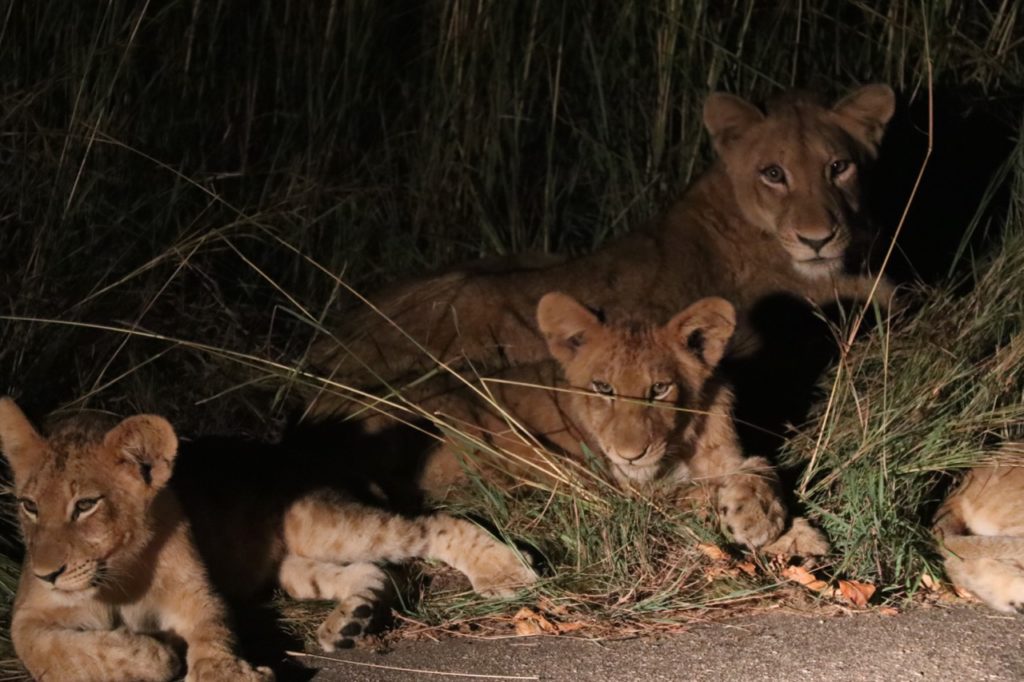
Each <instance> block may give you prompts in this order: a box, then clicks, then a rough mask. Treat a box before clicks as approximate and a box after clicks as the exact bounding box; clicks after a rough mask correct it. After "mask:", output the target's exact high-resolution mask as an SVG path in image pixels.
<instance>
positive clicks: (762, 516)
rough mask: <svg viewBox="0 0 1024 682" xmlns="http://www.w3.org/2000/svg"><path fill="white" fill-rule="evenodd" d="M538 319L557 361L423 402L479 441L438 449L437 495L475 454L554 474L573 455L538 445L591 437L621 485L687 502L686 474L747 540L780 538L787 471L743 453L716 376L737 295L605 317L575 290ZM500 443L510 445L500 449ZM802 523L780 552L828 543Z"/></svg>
mask: <svg viewBox="0 0 1024 682" xmlns="http://www.w3.org/2000/svg"><path fill="white" fill-rule="evenodd" d="M537 323H538V326H539V328H540V331H541V333H542V334H543V335H544V338H545V339H546V340H547V344H548V348H549V350H550V352H551V354H552V355H553V356H554V358H555V359H556V361H557V363H555V362H548V363H541V364H539V365H536V366H533V367H524V368H517V369H516V370H514V371H513V372H510V373H508V374H506V375H505V376H504V377H503V378H504V381H503V382H502V383H490V382H489V383H488V384H487V385H488V386H489V387H490V388H491V390H492V397H493V402H492V403H491V404H488V403H487V402H486V401H483V400H479V399H475V400H474V399H472V398H471V397H467V396H466V394H465V392H455V393H453V394H450V395H448V396H445V397H440V398H438V397H435V398H433V399H428V400H427V401H425V405H426V406H427V407H428V408H429V409H434V410H435V411H436V412H439V413H442V414H443V415H444V416H445V417H447V418H448V419H449V421H450V423H452V424H453V425H455V426H456V427H458V428H459V430H460V431H463V432H468V433H470V434H472V435H473V436H474V440H475V441H476V443H475V444H469V447H470V449H472V450H474V451H475V452H474V456H473V457H471V458H468V459H466V460H465V461H464V459H465V458H463V457H462V456H461V453H462V452H463V451H464V450H465V449H466V447H467V443H466V442H465V439H462V438H460V439H457V440H451V441H450V442H449V443H447V444H446V445H444V446H442V447H441V448H440V449H439V450H438V451H437V452H435V453H434V454H433V456H432V458H431V459H430V460H428V465H427V467H426V470H425V473H424V477H423V485H424V487H425V488H426V489H427V490H428V492H429V493H430V494H432V495H434V496H440V495H444V494H445V492H446V491H447V490H448V489H449V487H451V486H452V485H456V484H458V482H459V481H460V480H461V479H462V478H463V477H464V475H465V469H466V466H467V465H468V466H474V465H478V466H479V467H482V471H483V473H485V474H486V475H490V476H494V475H496V472H500V475H503V476H504V477H506V478H507V479H509V480H513V481H515V480H522V479H523V478H527V479H533V480H536V479H537V478H538V477H540V478H547V479H557V478H558V476H559V473H558V472H559V468H564V466H565V463H564V461H563V462H561V463H560V462H558V461H553V460H552V459H550V458H549V457H547V456H546V455H545V453H544V450H542V449H541V448H540V447H538V446H540V445H543V446H546V447H547V448H554V449H555V450H557V451H560V452H562V453H565V454H567V455H569V457H570V458H571V459H572V460H575V461H577V462H582V461H583V459H584V457H585V452H584V447H586V448H588V449H589V450H590V451H591V452H594V453H600V454H603V455H604V456H605V457H606V458H607V460H608V462H609V464H610V465H611V471H612V474H613V476H614V477H615V479H616V481H617V482H618V483H619V485H620V486H621V487H624V488H637V487H649V486H651V485H659V486H660V487H663V488H665V487H667V488H669V489H670V490H676V491H679V490H685V491H687V494H684V495H682V496H681V498H686V501H687V503H690V502H692V499H690V498H692V486H690V485H689V484H691V483H699V484H701V485H700V486H699V489H701V490H702V491H704V492H707V493H709V494H710V497H711V498H712V500H713V502H714V504H715V508H716V509H717V510H718V512H719V515H720V518H721V521H722V525H723V526H724V528H725V529H726V530H727V531H728V533H729V534H730V535H731V536H732V537H733V539H734V540H735V541H736V542H738V543H741V544H745V545H748V546H751V547H763V546H765V545H768V544H769V543H772V542H773V541H776V540H778V539H779V537H780V534H781V533H782V531H783V528H784V525H785V520H786V509H785V507H784V505H783V503H782V501H781V499H780V498H779V495H778V478H777V476H776V474H775V471H774V470H773V469H772V467H771V466H770V465H769V464H768V462H767V461H766V460H764V459H763V458H760V457H751V458H744V456H743V454H742V452H741V450H740V446H739V444H738V442H737V438H736V433H735V429H734V426H733V421H732V411H731V410H732V403H731V401H732V396H731V394H730V392H729V390H728V389H727V388H725V387H724V386H722V385H721V384H720V383H719V382H717V381H716V380H715V379H714V377H713V373H714V369H715V366H716V365H717V364H718V362H719V360H720V359H721V358H722V355H723V353H724V352H725V348H726V345H727V344H728V342H729V339H730V337H731V336H732V333H733V329H734V328H735V325H736V313H735V310H734V308H733V306H732V305H731V304H730V303H729V302H728V301H726V300H724V299H721V298H705V299H702V300H700V301H697V302H696V303H694V304H693V305H691V306H689V307H688V308H686V309H685V310H683V311H682V312H681V313H679V314H677V315H676V316H675V317H673V318H672V319H671V320H669V322H668V323H667V324H665V325H663V326H660V327H659V326H655V325H652V324H648V323H642V322H636V321H620V322H616V323H606V322H604V321H602V319H601V318H600V317H599V316H598V315H597V314H595V313H594V312H593V311H591V310H590V309H588V308H586V307H584V306H583V305H581V304H580V303H578V302H577V301H576V300H574V299H573V298H571V297H569V296H567V295H565V294H562V293H549V294H547V295H545V296H544V297H543V298H542V299H541V300H540V303H539V304H538V306H537ZM505 381H507V382H511V383H505ZM525 384H536V385H537V386H536V387H531V386H528V385H525ZM547 387H557V389H559V390H552V389H551V388H547ZM510 424H513V425H515V428H513V427H511V426H510ZM524 434H528V435H525V437H524ZM531 437H532V438H535V439H536V440H531ZM498 448H500V450H501V451H504V452H505V453H507V456H502V455H498V454H496V452H495V450H496V449H498ZM796 527H797V530H796V531H795V532H796V533H797V534H798V535H796V536H791V535H787V537H786V538H785V539H783V540H782V544H781V545H779V550H778V551H780V552H789V553H794V554H823V553H825V552H827V550H828V545H827V544H826V543H825V541H824V539H823V538H822V536H821V535H820V533H818V531H816V530H814V529H813V528H811V527H810V526H809V525H807V524H806V522H805V521H803V520H802V519H801V520H800V521H799V522H798V523H797V524H796Z"/></svg>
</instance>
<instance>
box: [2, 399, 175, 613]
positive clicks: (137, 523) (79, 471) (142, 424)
mask: <svg viewBox="0 0 1024 682" xmlns="http://www.w3.org/2000/svg"><path fill="white" fill-rule="evenodd" d="M177 446H178V441H177V438H176V437H175V435H174V430H173V429H172V428H171V425H170V424H168V423H167V421H166V420H165V419H163V418H162V417H157V416H153V415H138V416H135V417H130V418H128V419H125V420H124V421H122V422H120V423H116V421H111V420H108V419H105V418H99V417H84V416H79V417H76V418H72V419H68V420H65V421H63V422H60V423H58V424H56V425H55V426H54V428H53V430H52V431H51V432H49V433H48V436H47V437H45V438H44V437H43V436H41V435H40V434H39V433H38V432H37V431H36V429H35V428H33V426H32V424H31V423H30V422H29V421H28V419H26V418H25V415H24V414H23V413H22V412H21V410H20V409H19V408H18V406H17V405H16V404H15V403H14V401H13V400H11V399H10V398H0V447H2V448H3V453H4V456H5V457H6V458H7V461H8V462H9V463H10V466H11V470H12V472H13V474H14V494H15V497H16V499H17V505H18V519H19V522H20V524H21V529H22V534H23V536H24V539H25V549H26V556H27V562H26V570H28V571H31V572H32V574H34V575H35V576H36V578H38V579H39V580H40V581H42V582H43V583H45V584H46V586H47V587H49V588H50V589H53V590H57V591H60V592H62V593H65V594H68V595H71V594H76V593H91V592H92V591H94V590H95V589H96V588H98V587H100V586H102V585H103V584H104V583H105V582H106V578H108V577H110V578H114V577H117V576H119V575H121V574H122V573H123V572H125V570H126V569H128V568H129V566H130V564H131V562H132V561H133V560H134V559H136V558H137V557H138V556H139V555H140V553H141V552H142V551H143V550H144V549H145V548H146V546H147V545H148V543H149V542H150V540H151V539H152V537H153V533H154V528H153V527H152V522H151V518H150V516H151V515H150V514H148V513H147V512H148V511H149V508H150V504H151V503H152V502H153V500H154V498H155V497H156V495H157V493H158V492H159V491H160V490H161V489H162V488H163V487H164V485H165V484H166V483H167V481H168V479H169V478H170V475H171V467H172V464H173V461H174V457H175V454H176V452H177Z"/></svg>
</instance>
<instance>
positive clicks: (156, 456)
mask: <svg viewBox="0 0 1024 682" xmlns="http://www.w3.org/2000/svg"><path fill="white" fill-rule="evenodd" d="M103 444H104V445H105V446H106V447H107V448H108V449H110V450H111V451H112V452H113V454H114V456H115V457H117V458H118V460H119V461H120V462H122V463H124V464H127V465H129V466H131V467H133V468H134V469H136V471H137V472H138V475H139V477H140V478H142V481H143V482H144V483H145V484H146V485H147V486H149V487H152V488H154V489H159V488H162V487H163V486H165V485H166V484H167V481H168V480H170V478H171V471H172V470H173V467H174V458H175V456H176V455H177V454H178V437H177V436H176V435H174V428H173V427H171V425H170V423H169V422H168V421H167V420H166V419H164V418H163V417H158V416H157V415H154V414H139V415H136V416H134V417H128V418H127V419H125V420H124V421H122V422H121V423H120V424H118V425H117V426H115V427H114V428H113V429H111V430H110V431H109V432H108V433H107V435H106V436H105V437H104V439H103Z"/></svg>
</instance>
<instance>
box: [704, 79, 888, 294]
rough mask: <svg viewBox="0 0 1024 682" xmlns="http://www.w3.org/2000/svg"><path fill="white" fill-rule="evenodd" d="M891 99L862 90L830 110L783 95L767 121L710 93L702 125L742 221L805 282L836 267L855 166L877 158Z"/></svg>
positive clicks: (854, 190)
mask: <svg viewBox="0 0 1024 682" xmlns="http://www.w3.org/2000/svg"><path fill="white" fill-rule="evenodd" d="M894 108H895V100H894V96H893V92H892V90H891V89H890V88H889V87H888V86H886V85H868V86H865V87H863V88H861V89H859V90H857V91H855V92H853V93H852V94H850V95H849V96H847V97H846V98H844V99H842V100H841V101H840V102H839V103H838V104H836V105H835V106H834V107H832V108H831V109H829V108H826V107H822V106H820V105H818V104H816V103H814V102H812V101H810V100H808V99H806V98H805V97H799V96H797V97H793V96H790V97H789V98H787V99H784V100H780V101H779V102H777V103H776V104H775V105H773V106H769V108H768V113H767V115H765V114H763V113H761V111H760V110H759V109H757V108H756V107H754V106H753V105H751V104H749V103H748V102H745V101H744V100H742V99H740V98H739V97H736V96H734V95H727V94H724V93H714V94H712V95H711V96H710V97H708V99H707V101H706V102H705V105H704V124H705V127H706V128H707V130H708V132H709V133H710V134H711V139H712V141H713V143H714V146H715V151H716V152H717V154H718V156H719V157H720V158H721V159H722V161H723V163H724V164H725V169H726V173H727V174H728V175H729V179H730V181H731V184H732V187H733V191H734V193H735V201H736V203H737V205H738V207H739V208H740V210H741V212H742V213H743V216H744V217H745V218H746V219H747V220H748V221H750V222H751V223H752V224H754V225H756V226H758V227H760V228H761V229H763V230H764V231H765V232H767V233H769V234H773V235H775V236H776V237H777V238H778V240H779V242H780V243H781V244H782V246H783V247H784V248H785V249H786V251H787V252H788V253H789V255H790V256H791V257H792V259H793V265H794V266H795V267H796V268H797V270H798V271H799V272H801V273H803V274H804V275H806V276H809V277H817V276H823V275H827V274H828V273H830V272H832V271H834V270H836V269H837V268H839V267H841V265H842V261H843V257H844V255H845V254H846V250H847V247H848V246H849V245H850V240H851V228H852V227H856V223H857V220H858V219H859V216H860V213H861V203H862V202H861V187H860V178H859V174H858V170H859V167H860V166H861V165H862V164H863V163H865V162H867V161H868V160H870V159H871V158H873V157H874V156H875V155H876V154H877V149H878V144H879V142H880V141H881V139H882V134H883V133H884V131H885V126H886V125H887V124H888V122H889V119H890V118H891V117H892V114H893V111H894Z"/></svg>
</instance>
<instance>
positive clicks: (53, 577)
mask: <svg viewBox="0 0 1024 682" xmlns="http://www.w3.org/2000/svg"><path fill="white" fill-rule="evenodd" d="M67 567H68V565H67V564H64V565H63V566H61V567H60V568H58V569H57V570H56V571H53V572H51V573H46V574H45V575H39V574H38V573H36V577H37V578H39V579H40V580H45V581H46V582H48V583H50V584H51V585H54V584H56V583H57V578H59V577H60V576H61V574H63V573H64V571H65V570H67Z"/></svg>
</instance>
